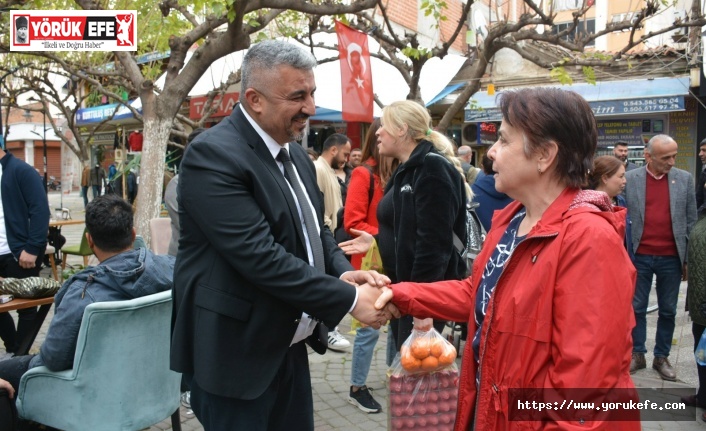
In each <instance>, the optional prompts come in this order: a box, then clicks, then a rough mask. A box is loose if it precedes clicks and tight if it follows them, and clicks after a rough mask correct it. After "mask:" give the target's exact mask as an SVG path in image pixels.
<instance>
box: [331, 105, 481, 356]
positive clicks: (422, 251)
mask: <svg viewBox="0 0 706 431" xmlns="http://www.w3.org/2000/svg"><path fill="white" fill-rule="evenodd" d="M381 120H382V126H381V127H380V128H379V129H378V131H377V132H376V135H377V143H378V151H379V153H380V155H381V156H387V157H392V158H395V159H397V160H399V162H400V165H399V167H398V168H397V170H396V171H395V173H394V174H393V176H392V179H391V180H390V181H389V182H388V184H387V186H386V187H385V195H384V196H383V198H382V200H380V203H379V204H378V209H377V216H378V224H379V227H378V236H377V239H378V245H379V247H380V256H381V258H382V264H383V267H384V269H385V274H386V275H387V276H389V277H390V279H391V280H392V282H393V283H399V282H402V281H416V282H430V281H440V280H460V279H462V278H463V277H464V276H465V274H466V267H465V263H464V261H463V259H461V257H460V255H459V253H458V252H457V251H456V249H455V248H454V245H453V234H454V233H455V234H456V235H458V237H459V238H461V239H462V240H465V235H466V227H465V220H466V218H465V205H466V201H467V200H468V199H469V198H470V195H471V192H470V188H469V187H468V185H467V183H466V182H465V180H464V176H463V170H462V169H461V164H460V162H459V161H458V159H457V158H456V157H454V153H453V144H452V143H451V141H449V140H448V138H446V136H444V135H442V134H441V133H438V132H435V131H433V130H432V128H431V117H430V116H429V113H428V112H427V110H426V109H425V108H424V107H423V106H421V105H420V104H418V103H416V102H413V101H410V100H404V101H399V102H394V103H392V104H391V105H388V106H387V107H385V109H383V112H382V118H381ZM371 241H372V237H371V236H370V235H367V234H361V236H360V237H358V238H356V239H354V240H352V241H347V242H344V243H341V244H340V245H341V247H342V248H343V250H344V251H345V252H346V253H348V254H354V253H360V252H364V251H366V250H367V248H368V245H367V244H368V243H369V242H371ZM443 325H444V321H437V322H435V327H436V328H437V330H442V329H443ZM412 327H413V320H412V317H411V316H403V317H401V318H400V319H396V320H393V321H392V324H391V329H392V335H393V340H394V341H395V346H396V348H397V350H398V351H399V348H400V346H401V345H402V343H404V341H405V340H406V339H407V337H409V335H410V334H411V332H412Z"/></svg>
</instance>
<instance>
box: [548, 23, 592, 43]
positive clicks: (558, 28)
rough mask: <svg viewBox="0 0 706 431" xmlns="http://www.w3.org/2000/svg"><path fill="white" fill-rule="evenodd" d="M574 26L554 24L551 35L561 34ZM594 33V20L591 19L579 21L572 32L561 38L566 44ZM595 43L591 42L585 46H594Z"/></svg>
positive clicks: (571, 24) (570, 24)
mask: <svg viewBox="0 0 706 431" xmlns="http://www.w3.org/2000/svg"><path fill="white" fill-rule="evenodd" d="M573 25H574V23H573V22H565V23H559V24H554V27H552V34H558V33H561V32H563V31H565V30H567V29H569V28H571V27H572V26H573ZM595 32H596V20H595V19H593V18H591V19H587V20H584V21H579V23H578V25H577V26H576V28H575V29H574V31H573V32H571V33H569V34H566V35H564V36H563V37H562V39H564V40H565V41H567V42H573V41H575V40H576V39H577V38H579V37H585V36H586V35H587V34H594V33H595ZM595 45H596V41H595V40H592V41H590V42H589V43H587V44H586V46H595Z"/></svg>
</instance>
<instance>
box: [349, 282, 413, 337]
mask: <svg viewBox="0 0 706 431" xmlns="http://www.w3.org/2000/svg"><path fill="white" fill-rule="evenodd" d="M340 278H341V280H343V281H345V282H348V283H350V284H352V285H353V286H355V287H356V289H357V290H358V301H357V302H356V303H355V307H353V310H352V311H351V315H352V316H353V317H355V318H356V319H358V320H359V321H361V322H363V323H365V324H366V325H370V326H372V327H373V328H375V329H380V327H381V326H382V325H384V324H385V322H387V321H388V320H390V319H392V318H393V317H400V315H401V314H400V311H399V310H398V309H397V307H395V304H393V303H392V289H390V287H389V285H390V279H389V278H388V277H386V276H384V275H381V274H379V273H378V272H377V271H348V272H345V273H343V274H342V275H341V277H340Z"/></svg>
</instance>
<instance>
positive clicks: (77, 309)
mask: <svg viewBox="0 0 706 431" xmlns="http://www.w3.org/2000/svg"><path fill="white" fill-rule="evenodd" d="M86 230H87V233H86V238H87V239H88V244H89V246H90V247H91V249H92V250H93V252H94V253H95V255H96V257H97V258H98V260H99V261H100V264H99V265H98V266H94V267H88V268H86V269H85V270H83V271H81V272H79V273H78V274H76V275H74V276H73V277H71V278H70V279H69V280H68V281H66V283H64V285H63V286H62V287H61V289H60V290H59V292H58V293H57V294H56V297H55V298H54V307H55V308H54V318H53V319H52V322H51V324H50V325H49V330H48V331H47V336H46V339H45V340H44V343H43V344H42V347H41V349H40V351H39V354H38V355H27V356H18V357H14V358H11V359H8V360H6V361H2V362H0V378H2V379H5V380H7V381H9V382H10V383H11V384H12V386H13V387H14V388H15V390H17V388H18V386H19V382H20V378H21V377H22V374H24V373H25V372H26V371H27V370H28V369H29V368H33V367H38V366H40V365H44V366H46V367H47V368H49V369H50V370H52V371H62V370H67V369H70V368H71V367H72V366H73V361H74V353H75V350H76V343H77V339H78V332H79V328H80V327H81V320H82V319H83V311H84V309H85V308H86V307H87V306H88V305H89V304H92V303H94V302H105V301H122V300H128V299H133V298H138V297H141V296H146V295H151V294H153V293H157V292H161V291H164V290H168V289H171V288H172V274H173V272H174V257H172V256H156V255H154V254H152V252H151V251H149V250H147V249H145V248H139V249H136V250H135V249H133V246H132V244H133V242H134V240H135V229H134V227H133V215H132V207H131V206H130V204H129V203H127V202H126V201H125V200H123V199H121V198H120V197H118V196H116V195H104V196H99V197H97V198H96V199H94V200H93V201H91V202H90V203H89V204H88V206H87V207H86Z"/></svg>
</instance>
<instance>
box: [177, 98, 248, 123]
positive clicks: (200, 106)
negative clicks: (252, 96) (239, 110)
mask: <svg viewBox="0 0 706 431" xmlns="http://www.w3.org/2000/svg"><path fill="white" fill-rule="evenodd" d="M239 99H240V93H226V94H224V95H223V97H221V96H216V97H214V98H213V102H211V106H213V109H214V111H213V112H212V113H211V116H210V118H215V117H227V116H228V115H230V113H231V112H232V111H233V106H235V104H236V103H238V100H239ZM206 102H208V96H199V97H192V98H191V101H190V102H189V118H191V119H192V120H198V119H200V118H201V117H203V113H204V111H205V110H206Z"/></svg>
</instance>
